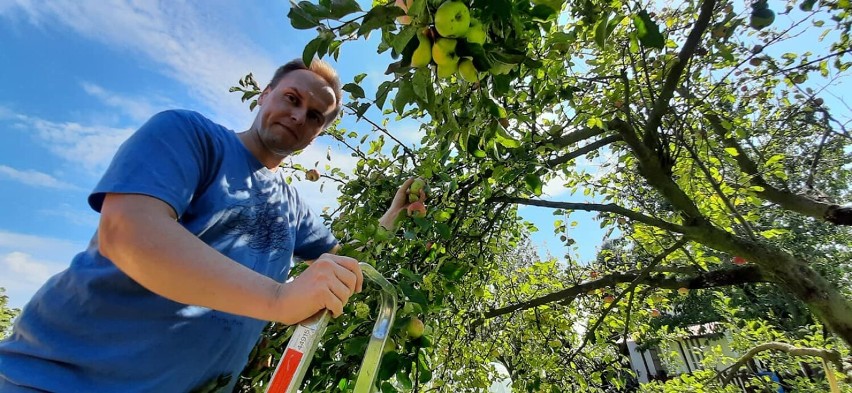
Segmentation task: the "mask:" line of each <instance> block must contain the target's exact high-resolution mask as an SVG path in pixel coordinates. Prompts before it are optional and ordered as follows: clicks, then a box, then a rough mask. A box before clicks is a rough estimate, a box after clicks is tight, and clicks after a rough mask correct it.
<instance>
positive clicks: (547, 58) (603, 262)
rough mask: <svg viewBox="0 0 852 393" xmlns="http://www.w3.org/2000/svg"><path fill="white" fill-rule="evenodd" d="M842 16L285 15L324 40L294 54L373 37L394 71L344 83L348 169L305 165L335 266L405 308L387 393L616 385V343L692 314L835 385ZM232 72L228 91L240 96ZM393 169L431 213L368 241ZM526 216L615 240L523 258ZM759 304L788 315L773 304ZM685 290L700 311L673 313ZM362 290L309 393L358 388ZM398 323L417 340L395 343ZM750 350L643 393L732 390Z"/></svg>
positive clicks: (818, 7) (851, 302)
mask: <svg viewBox="0 0 852 393" xmlns="http://www.w3.org/2000/svg"><path fill="white" fill-rule="evenodd" d="M851 11H852V9H850V5H849V3H848V2H844V1H814V0H804V1H791V2H788V3H783V2H768V1H766V0H758V1H755V2H749V3H746V4H743V3H732V2H726V1H716V0H704V1H686V2H681V3H678V4H671V5H666V4H647V3H646V2H637V1H618V0H617V1H610V2H602V1H594V0H577V1H565V0H534V1H532V2H530V1H529V0H469V1H458V0H453V1H445V0H411V1H402V0H400V1H395V2H390V1H387V2H385V1H373V2H372V4H371V6H370V7H369V8H366V9H365V8H364V7H362V5H360V4H359V3H358V2H356V1H354V0H339V1H336V0H335V1H332V0H319V1H318V2H310V1H302V2H300V3H293V4H292V6H291V10H290V12H289V14H288V17H289V21H290V23H291V24H292V26H293V27H294V28H297V29H305V30H308V29H313V30H315V31H316V32H317V36H316V38H315V39H313V40H311V41H310V42H309V43H307V45H306V46H305V48H304V53H303V58H304V60H305V61H306V62H310V61H311V60H312V59H313V58H315V57H325V56H331V57H334V58H338V57H339V56H341V52H342V48H344V47H345V44H346V43H348V42H351V41H356V40H360V39H364V38H366V37H368V36H376V35H378V36H379V37H380V40H379V43H378V47H377V52H378V53H382V54H384V53H389V54H390V57H391V58H392V59H393V61H392V62H390V63H389V64H388V67H387V71H386V73H387V75H389V76H390V78H389V80H388V81H385V82H383V83H381V84H380V85H379V86H378V89H377V90H376V91H367V90H366V89H365V84H364V83H363V81H364V78H365V77H366V75H365V74H361V75H358V76H357V77H356V78H355V79H354V80H353V81H351V82H349V83H347V84H346V85H345V86H344V90H345V91H346V92H348V93H349V96H350V97H349V98H350V99H349V101H348V102H347V103H346V109H347V110H346V112H347V116H351V117H353V118H355V119H357V120H358V121H359V122H363V123H364V124H368V125H369V127H370V129H371V132H369V133H365V132H363V131H361V132H359V131H355V130H347V129H344V128H342V127H335V128H334V129H332V130H330V131H329V134H330V135H332V136H333V137H334V138H335V139H337V141H339V143H340V144H341V145H343V146H345V147H346V148H348V149H350V150H351V153H352V155H353V156H355V157H357V158H358V163H357V165H356V167H355V170H354V171H353V172H351V173H344V172H343V171H341V170H339V169H332V170H331V171H330V172H329V173H328V174H327V175H324V176H325V177H327V178H328V180H329V182H333V184H336V185H337V186H338V187H339V190H340V192H341V194H342V196H341V198H340V200H339V203H340V207H339V209H337V210H336V211H333V212H326V218H327V219H328V220H329V223H330V225H331V226H332V228H333V230H334V231H335V233H336V234H337V235H338V236H339V238H340V239H341V240H343V241H344V242H346V244H347V247H346V249H345V250H344V252H345V253H347V254H349V255H353V256H355V257H358V258H359V259H360V260H363V261H368V262H371V263H374V264H375V265H376V267H377V269H379V270H380V271H381V272H382V273H383V274H385V276H386V277H388V278H389V279H391V280H392V282H394V283H395V284H397V286H398V288H399V291H400V294H401V297H402V298H403V299H404V303H403V304H402V306H401V308H400V310H399V311H398V321H397V325H396V326H395V329H394V331H395V332H397V333H396V336H395V339H394V346H393V348H388V352H387V353H386V355H385V358H384V360H383V362H382V365H381V368H380V374H379V378H378V379H379V386H380V387H381V389H382V391H396V390H404V391H409V390H413V391H423V390H429V389H438V390H440V389H449V390H452V391H465V390H470V391H477V390H482V389H483V388H484V387H486V386H488V385H489V384H490V381H492V380H494V379H495V376H496V375H497V371H496V368H495V367H496V366H495V365H496V364H497V363H499V364H500V365H501V366H502V367H503V368H505V370H506V372H507V373H508V374H509V375H510V376H511V378H512V381H513V386H515V387H516V388H518V389H522V390H527V391H546V390H554V389H555V390H563V389H569V390H571V389H573V390H577V391H605V390H609V391H617V390H629V389H632V388H635V386H634V387H631V386H630V384H631V382H630V381H632V376H631V375H629V374H630V372H629V368H628V367H626V364H625V361H626V359H625V358H624V356H623V354H622V353H621V352H620V351H619V345H620V344H619V343H623V342H624V341H625V340H627V339H632V340H635V341H637V342H638V341H644V342H647V343H653V342H655V341H659V340H661V339H663V338H666V337H667V336H669V337H671V336H673V335H674V334H676V333H677V332H675V331H673V330H672V329H671V328H672V327H680V328H682V327H684V325H685V324H687V323H689V322H695V321H699V320H706V319H716V320H720V321H722V322H723V325H725V327H727V328H729V329H730V330H737V331H739V332H741V333H742V334H739V333H737V334H739V335H737V336H736V337H734V339H735V340H734V342H735V343H736V345H738V346H741V348H739V349H741V350H742V353H746V357H748V356H751V358H753V357H755V356H765V355H766V354H767V353H786V354H791V356H793V357H795V356H799V355H802V354H804V355H803V356H811V357H813V358H815V359H824V360H825V361H826V362H827V363H830V364H831V365H832V367H833V369H834V370H837V371H839V372H841V374H843V373H846V375H850V374H852V371H850V370H851V369H850V366H849V365H848V363H845V362H844V361H843V360H842V358H843V356H847V355H848V350H849V345H850V344H852V282H850V280H852V264H850V262H849V261H850V259H849V254H850V248H849V245H850V244H852V232H850V230H849V226H850V225H852V207H850V206H849V205H848V204H845V203H847V202H848V201H849V199H850V188H849V184H850V180H852V165H850V163H852V157H850V155H852V151H850V141H852V136H850V133H849V131H848V130H847V128H846V124H847V123H848V117H849V111H848V106H846V104H845V102H843V97H842V95H838V94H837V92H836V91H835V90H833V88H832V86H834V85H842V84H843V83H848V79H849V78H848V68H849V66H850V62H849V54H850V52H852V48H851V47H850V38H849V28H850V23H852V13H850V12H851ZM803 40H804V41H803ZM802 42H806V43H807V45H802ZM344 56H345V54H344ZM248 79H249V78H247V79H245V80H243V81H241V83H240V86H239V87H235V88H233V89H232V90H234V91H239V92H243V93H244V96H243V99H244V100H249V101H250V100H251V99H252V97H253V96H254V95H256V94H257V92H258V89H257V85H256V84H252V83H248ZM390 116H395V117H397V118H406V119H413V120H415V121H418V122H420V123H421V124H422V125H421V127H420V131H419V136H420V137H421V143H420V144H418V145H416V146H407V145H405V144H404V143H401V142H400V141H399V139H398V138H396V137H395V135H394V132H393V126H391V125H388V121H389V117H390ZM377 117H378V118H381V119H377ZM332 164H333V163H332ZM590 167H594V168H595V170H594V171H590V170H589V168H590ZM292 169H294V170H295V172H294V173H295V174H297V175H298V174H299V173H300V171H301V170H302V168H292ZM411 176H419V177H421V178H423V179H425V180H426V182H427V183H428V187H427V192H426V194H427V199H426V200H425V201H424V202H425V204H426V207H427V213H426V214H425V216H419V215H418V216H412V217H409V216H407V215H401V216H400V218H399V220H398V228H397V230H395V231H386V230H384V229H383V228H379V227H377V225H376V220H377V219H378V215H380V214H381V213H382V211H383V209H384V207H385V206H386V205H387V203H388V201H389V200H390V199H391V198H392V196H393V193H394V192H395V190H396V188H397V187H399V184H401V183H402V182H403V181H404V180H405V179H407V178H409V177H411ZM545 185H550V186H551V187H552V186H553V185H561V186H562V187H563V188H565V189H566V190H568V191H570V193H569V194H570V196H568V197H564V198H560V199H559V200H555V199H553V198H549V197H548V196H547V195H546V194H545V193H544V192H543V191H544V189H545ZM578 193H582V196H578ZM525 205H529V206H539V207H545V208H549V209H552V211H553V214H554V216H555V218H554V225H553V228H554V231H555V234H556V235H558V236H560V239H561V241H563V242H564V243H565V244H566V245H567V246H569V247H570V246H571V243H572V242H574V240H573V239H572V236H571V227H572V226H571V221H572V219H571V215H572V213H573V212H576V211H591V212H596V213H597V220H598V221H599V223H600V225H601V226H602V227H604V228H608V230H610V232H609V234H608V236H611V237H612V238H613V239H615V238H618V239H619V240H618V242H617V243H613V244H609V245H608V246H607V247H605V248H602V251H601V253H600V255H599V257H598V260H597V261H594V262H592V263H591V264H589V263H587V261H577V260H575V259H573V258H570V256H566V257H565V258H562V257H554V256H548V257H547V258H539V257H538V256H537V255H536V252H534V250H533V248H532V247H531V246H530V243H529V235H530V233H531V232H532V231H534V230H536V228H534V227H533V226H532V225H531V224H530V223H527V222H525V221H524V220H523V219H522V218H521V217H520V216H519V213H518V209H519V207H521V206H525ZM761 293H762V295H761ZM778 293H781V294H783V297H784V298H785V299H789V300H790V304H792V305H790V306H788V307H785V306H784V305H783V304H779V303H781V302H774V303H773V302H772V300H773V299H778V298H779V297H777V296H780V295H777V294H778ZM743 299H746V300H743ZM757 300H759V301H757ZM690 301H692V302H699V303H695V304H704V305H706V307H698V308H700V309H708V308H712V310H713V312H712V313H710V314H707V315H704V314H700V313H699V314H700V315H698V317H696V318H697V319H691V320H689V319H688V318H686V319H684V320H681V321H677V320H673V319H672V318H674V317H675V316H678V315H680V316H687V315H689V314H690V313H689V312H688V310H687V309H688V307H689V302H690ZM375 302H376V298H375V296H374V295H371V294H369V293H365V294H363V297H362V298H356V299H353V301H352V302H351V303H350V304H349V305H348V306H347V311H348V313H347V316H349V315H351V317H347V318H340V320H337V321H335V322H334V323H333V324H332V325H330V327H329V331H328V333H327V334H326V335H327V336H328V337H329V339H328V340H327V341H325V342H324V344H323V347H322V348H321V349H320V350H319V351H318V353H317V357H316V359H315V360H314V367H313V369H312V371H311V372H309V376H308V380H307V381H306V385H305V387H306V388H307V389H308V390H311V391H329V390H335V389H337V390H341V391H346V390H348V389H351V386H352V384H353V382H352V381H353V375H354V373H355V371H356V370H355V368H356V367H357V365H358V364H359V363H360V356H361V355H362V354H363V349H364V347H365V345H366V336H367V335H368V333H367V332H368V331H369V325H370V324H369V323H368V322H369V320H370V310H371V309H372V308H373V306H374V305H375ZM701 302H703V303H701ZM747 305H749V306H747ZM767 309H769V310H772V312H777V310H781V311H780V312H781V313H782V314H784V315H786V316H785V318H787V322H789V323H786V324H784V323H775V324H773V323H772V322H771V320H772V319H773V318H772V316H771V314H770V315H769V316H767V313H766V310H767ZM761 310H763V311H761ZM794 313H795V314H797V315H795V316H794V315H792V314H794ZM711 314H712V315H711ZM788 314H790V315H788ZM799 314H800V315H799ZM711 316H712V318H711ZM416 320H419V321H425V332H424V334H423V335H422V336H419V337H411V336H410V334H408V333H406V332H407V331H409V329H407V326H408V325H409V324H410V323H411V321H416ZM799 324H804V325H803V326H799V327H801V329H800V330H801V331H800V332H796V331H795V330H796V327H797V326H798V325H799ZM288 332H289V330H288V329H287V328H286V327H280V326H278V327H276V326H271V327H270V328H269V329H268V330H267V332H266V336H265V338H264V339H263V340H262V341H261V343H260V344H259V345H258V347H257V348H255V352H254V353H253V355H252V360H251V364H250V366H249V369H247V371H246V373H245V375H244V380H245V381H247V382H246V384H244V390H251V389H252V386H261V385H262V381H263V380H264V378H268V375H269V372H270V371H271V370H270V368H269V367H270V365H271V364H273V363H274V361H275V359H276V356H279V355H280V352H278V351H279V349H280V348H281V347H282V346H283V344H284V343H286V338H287V335H288ZM761 345H762V346H761ZM750 349H756V351H750ZM803 350H805V351H804V352H803ZM811 350H813V351H811ZM718 357H719V359H721V355H719V356H718ZM710 358H713V356H710ZM751 358H743V359H732V363H734V365H736V366H737V367H733V368H731V369H729V370H726V371H714V370H710V371H703V373H704V374H703V375H702V374H701V373H696V375H697V376H685V377H681V378H678V379H675V380H673V381H670V382H668V383H667V384H665V385H662V387H660V389H675V390H676V389H680V388H681V387H682V386H687V385H689V386H693V387H694V388H699V387H701V388H707V387H708V386H711V385H712V386H714V388H713V389H719V390H721V389H728V388H730V386H728V387H727V388H726V387H723V386H724V385H726V383H727V382H730V379H731V378H732V376H733V375H734V373H735V372H736V371H737V369H739V368H740V366H741V365H742V364H744V363H746V362H747V361H748V360H750V359H751ZM711 360H712V359H711ZM737 360H741V361H742V363H740V362H739V361H737ZM720 361H721V360H720ZM787 366H789V364H788V365H786V366H785V365H784V364H780V363H779V364H778V366H777V367H779V368H784V367H787ZM788 368H790V367H788ZM827 369H829V368H827ZM797 383H798V382H797ZM802 383H805V382H802ZM649 386H650V385H649ZM820 386H821V385H820ZM646 388H647V389H653V387H646Z"/></svg>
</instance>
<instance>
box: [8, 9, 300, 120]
mask: <svg viewBox="0 0 852 393" xmlns="http://www.w3.org/2000/svg"><path fill="white" fill-rule="evenodd" d="M15 6H16V7H15ZM15 6H9V5H8V4H7V5H6V6H0V12H3V13H4V14H7V16H12V17H14V16H16V13H13V12H8V11H9V10H13V11H14V10H17V11H21V13H22V14H24V15H25V16H26V19H27V21H29V22H30V23H32V24H34V25H37V26H41V27H43V28H45V29H47V28H50V29H56V28H57V27H59V28H69V29H71V30H72V31H74V32H76V33H77V34H79V35H81V36H83V37H86V38H88V39H91V40H94V41H98V42H101V43H103V44H105V45H107V46H109V47H111V48H113V49H116V50H118V51H126V52H130V53H131V54H132V55H134V56H138V55H141V58H142V59H143V61H145V60H147V61H150V62H151V63H153V64H156V67H155V68H156V69H158V70H160V72H161V73H163V74H164V75H166V76H168V77H170V78H173V79H174V80H176V81H177V82H178V83H180V84H181V85H183V86H185V87H186V88H187V89H188V90H189V92H190V95H191V96H194V97H195V98H197V99H198V100H199V101H200V102H201V103H202V104H203V105H205V106H207V108H209V111H211V112H212V113H213V114H212V115H211V116H212V117H213V118H217V119H219V120H220V121H222V122H224V123H225V124H226V125H227V126H229V127H231V128H234V127H235V125H238V126H239V127H242V126H244V125H246V124H249V123H250V120H251V114H250V113H249V112H248V110H247V107H246V105H245V104H243V103H241V102H240V101H239V99H237V97H236V96H235V95H234V94H233V93H228V88H229V87H230V86H232V85H234V84H236V82H237V81H238V80H239V79H240V78H242V77H243V76H245V74H246V73H248V72H250V71H251V72H254V74H255V76H260V75H263V74H268V75H270V76H271V74H272V72H273V71H274V69H275V64H274V62H272V61H271V60H270V59H269V57H268V56H267V55H266V54H264V53H263V51H262V50H261V49H260V48H259V47H258V46H257V45H256V44H254V43H253V42H251V41H250V40H248V39H247V38H246V37H245V36H244V35H243V34H242V33H241V32H239V31H238V27H237V26H234V25H233V24H229V23H228V22H229V18H230V15H228V11H227V7H238V6H239V5H238V4H236V3H234V4H228V3H217V4H214V5H211V4H210V3H209V2H205V3H192V2H190V3H184V2H174V1H165V0H163V1H121V0H110V1H103V0H56V1H50V2H31V1H28V0H19V1H17V2H16V3H15ZM214 12H218V14H214ZM282 12H283V10H282ZM258 80H260V81H263V80H265V79H263V78H258ZM135 109H138V108H135ZM135 109H134V108H130V110H131V112H133V111H134V110H135Z"/></svg>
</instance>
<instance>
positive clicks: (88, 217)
mask: <svg viewBox="0 0 852 393" xmlns="http://www.w3.org/2000/svg"><path fill="white" fill-rule="evenodd" d="M38 213H39V214H41V215H44V216H48V217H59V218H62V219H64V220H65V222H69V223H71V224H74V225H77V226H81V227H84V228H87V229H91V230H94V228H97V227H98V220H99V219H100V215H98V214H97V213H95V211H94V210H91V209H87V210H79V209H76V208H74V207H72V206H71V205H69V204H67V203H65V204H62V205H60V206H56V208H55V209H53V208H51V209H42V210H39V211H38Z"/></svg>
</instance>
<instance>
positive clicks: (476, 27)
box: [464, 18, 487, 45]
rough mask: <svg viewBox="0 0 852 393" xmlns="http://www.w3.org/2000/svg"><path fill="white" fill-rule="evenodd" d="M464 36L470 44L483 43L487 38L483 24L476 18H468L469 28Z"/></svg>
mask: <svg viewBox="0 0 852 393" xmlns="http://www.w3.org/2000/svg"><path fill="white" fill-rule="evenodd" d="M464 38H465V39H466V40H467V42H469V43H471V44H479V45H482V44H484V43H485V39H486V38H487V34H486V32H485V26H483V25H482V22H480V21H479V20H478V19H475V18H470V28H468V30H467V34H465V37H464Z"/></svg>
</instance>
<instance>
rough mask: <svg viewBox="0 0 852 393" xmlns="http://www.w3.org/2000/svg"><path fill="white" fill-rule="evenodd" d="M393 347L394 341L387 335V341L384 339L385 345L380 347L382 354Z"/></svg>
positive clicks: (390, 350) (394, 347) (394, 345)
mask: <svg viewBox="0 0 852 393" xmlns="http://www.w3.org/2000/svg"><path fill="white" fill-rule="evenodd" d="M395 349H396V343H395V342H394V341H393V338H391V337H388V339H387V341H385V346H384V347H383V348H382V354H386V353H388V352H393V351H394V350H395Z"/></svg>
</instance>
